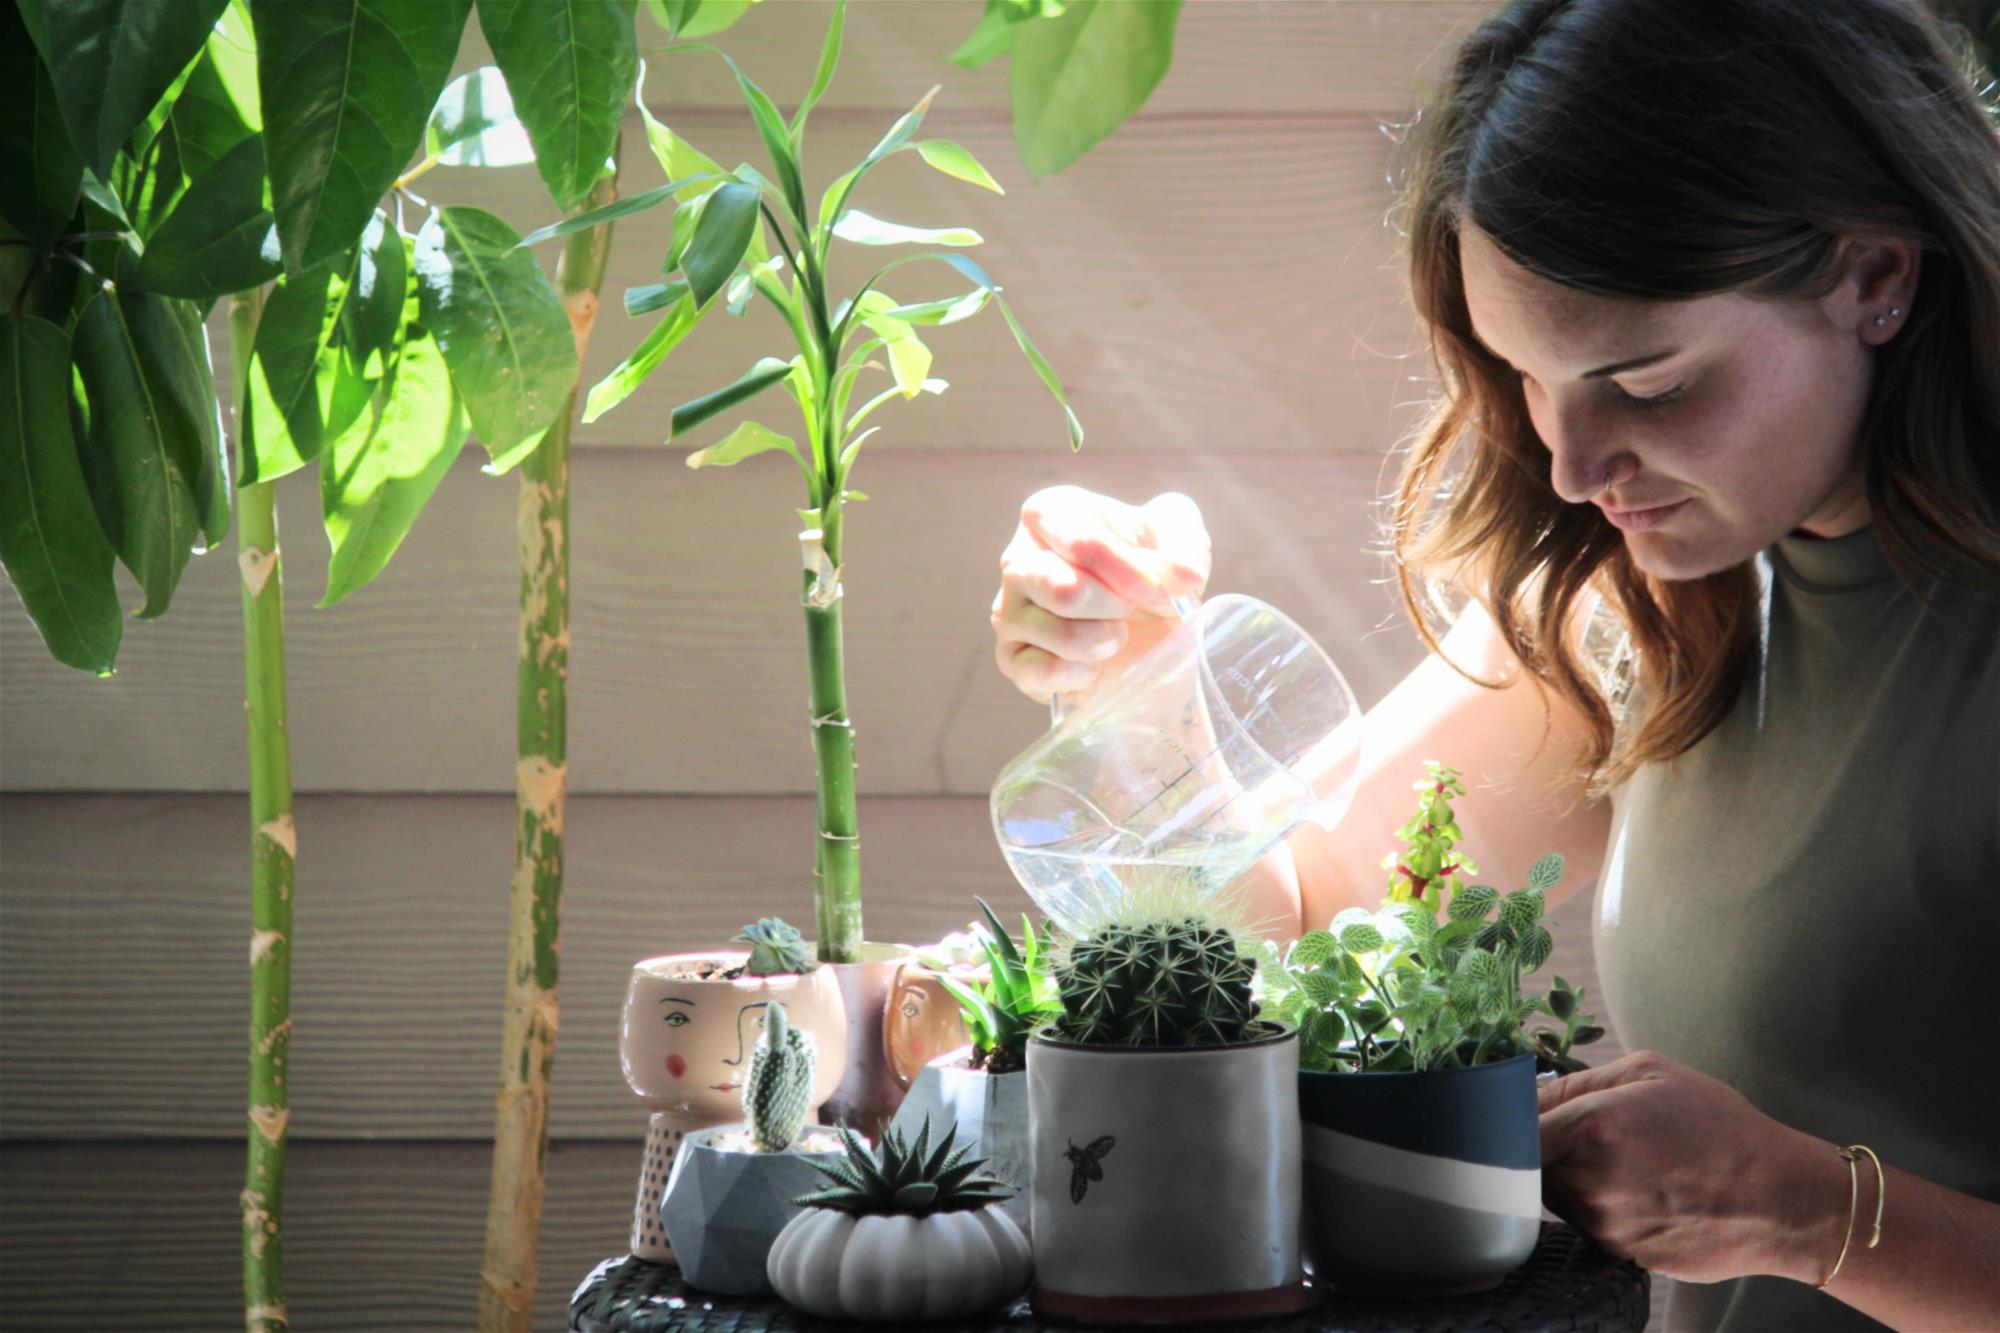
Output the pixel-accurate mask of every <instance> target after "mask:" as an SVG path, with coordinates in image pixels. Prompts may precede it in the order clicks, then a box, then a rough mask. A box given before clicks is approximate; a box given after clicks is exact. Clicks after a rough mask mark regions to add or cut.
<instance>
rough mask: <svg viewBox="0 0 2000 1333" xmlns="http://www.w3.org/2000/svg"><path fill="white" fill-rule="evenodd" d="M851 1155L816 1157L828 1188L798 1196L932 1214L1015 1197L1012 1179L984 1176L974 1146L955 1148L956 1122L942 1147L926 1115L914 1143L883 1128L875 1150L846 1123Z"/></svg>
mask: <svg viewBox="0 0 2000 1333" xmlns="http://www.w3.org/2000/svg"><path fill="white" fill-rule="evenodd" d="M840 1138H841V1143H842V1145H843V1146H844V1148H845V1149H846V1154H845V1155H844V1156H842V1157H839V1158H836V1159H834V1160H833V1161H830V1162H820V1161H815V1162H813V1163H812V1168H813V1170H815V1171H817V1172H819V1173H820V1174H821V1175H823V1176H825V1177H826V1179H827V1182H828V1187H827V1188H825V1189H822V1190H819V1191H816V1192H815V1193H812V1194H802V1195H800V1196H799V1197H798V1198H796V1199H794V1200H792V1202H793V1203H794V1204H796V1205H797V1206H798V1207H800V1208H833V1209H837V1210H839V1211H840V1212H844V1213H853V1214H854V1215H856V1216H857V1217H861V1216H868V1215H870V1214H888V1215H892V1216H898V1217H928V1216H930V1215H931V1214H932V1213H948V1212H961V1211H968V1210H971V1209H976V1208H984V1207H985V1206H986V1205H987V1204H989V1203H1001V1202H1004V1201H1005V1200H1007V1199H1010V1198H1012V1197H1013V1196H1014V1188H1013V1186H1011V1185H1009V1184H1008V1183H1007V1182H1006V1181H1004V1180H1000V1179H997V1178H996V1177H993V1176H987V1175H981V1174H980V1168H981V1167H983V1166H985V1165H986V1159H985V1158H983V1157H973V1156H971V1155H970V1154H971V1152H972V1145H970V1144H966V1145H963V1146H961V1147H953V1144H954V1142H955V1141H956V1140H957V1138H958V1126H957V1125H956V1124H954V1125H953V1126H952V1127H951V1128H950V1129H949V1130H947V1131H946V1132H945V1136H944V1138H943V1139H942V1140H940V1141H939V1143H938V1144H937V1146H936V1147H935V1148H933V1147H932V1146H931V1120H930V1117H929V1116H925V1117H924V1122H923V1126H922V1128H920V1129H919V1130H918V1131H917V1137H916V1141H915V1142H914V1143H913V1142H911V1141H910V1140H909V1139H907V1138H906V1137H905V1136H904V1135H903V1134H902V1133H901V1132H900V1131H898V1130H896V1129H893V1128H891V1129H887V1130H884V1131H883V1134H882V1142H881V1144H880V1146H879V1147H877V1148H876V1149H875V1150H874V1151H870V1150H869V1147H868V1145H867V1144H866V1143H865V1142H863V1141H862V1139H861V1136H860V1135H858V1134H856V1133H855V1132H854V1131H853V1130H852V1129H849V1128H848V1127H847V1126H845V1125H842V1126H841V1127H840Z"/></svg>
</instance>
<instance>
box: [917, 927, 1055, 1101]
mask: <svg viewBox="0 0 2000 1333" xmlns="http://www.w3.org/2000/svg"><path fill="white" fill-rule="evenodd" d="M973 901H975V902H977V903H978V904H979V910H980V911H981V912H982V913H984V914H985V916H986V921H985V923H984V925H983V926H982V927H981V928H980V929H979V932H978V938H979V945H980V948H981V949H982V950H983V951H984V952H985V955H986V964H987V976H986V978H985V979H984V980H982V981H975V982H973V983H972V984H967V983H966V982H964V981H960V980H958V979H957V978H955V977H951V976H946V975H942V974H940V975H939V977H938V982H939V984H940V985H942V986H943V987H944V988H945V989H946V990H947V991H950V992H951V995H952V998H953V999H955V1000H957V1001H958V1004H959V1008H960V1009H962V1010H963V1011H964V1013H965V1030H966V1032H967V1033H968V1034H969V1035H970V1036H971V1037H972V1054H973V1058H974V1059H975V1060H976V1061H978V1062H979V1063H980V1064H981V1065H982V1066H983V1067H984V1068H985V1069H986V1070H987V1072H988V1073H993V1074H1009V1073H1013V1072H1015V1071H1016V1070H1020V1069H1025V1068H1027V1064H1028V1038H1029V1037H1030V1036H1031V1035H1032V1034H1033V1033H1034V1030H1035V1028H1037V1027H1038V1026H1040V1025H1041V1024H1042V1023H1043V1022H1045V1021H1047V1020H1048V1019H1051V1018H1053V1017H1055V1016H1056V1015H1057V1014H1058V1013H1060V1012H1061V1009H1060V1006H1059V1004H1058V1002H1057V999H1056V993H1055V982H1054V979H1053V978H1051V977H1050V976H1049V974H1048V969H1047V967H1046V966H1045V964H1044V962H1043V956H1044V954H1045V953H1046V951H1047V947H1048V946H1047V944H1046V943H1045V942H1044V941H1043V939H1042V937H1041V936H1040V935H1038V934H1037V933H1036V931H1035V924H1034V922H1032V921H1030V920H1028V919H1027V918H1026V917H1025V916H1024V917H1022V918H1021V926H1022V935H1021V947H1020V948H1018V949H1017V948H1016V947H1015V946H1014V941H1013V940H1012V939H1011V938H1010V937H1009V936H1008V934H1007V928H1006V927H1005V926H1003V925H1001V924H1000V918H999V917H997V916H995V915H994V914H993V909H992V908H991V907H989V906H987V903H986V900H985V899H984V898H975V899H974V900H973Z"/></svg>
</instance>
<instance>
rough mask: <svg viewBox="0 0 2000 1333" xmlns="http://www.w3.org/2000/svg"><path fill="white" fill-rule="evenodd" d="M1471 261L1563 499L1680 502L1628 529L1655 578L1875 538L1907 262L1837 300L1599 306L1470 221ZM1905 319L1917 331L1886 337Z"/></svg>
mask: <svg viewBox="0 0 2000 1333" xmlns="http://www.w3.org/2000/svg"><path fill="white" fill-rule="evenodd" d="M1459 250H1460V257H1461V264H1462V269H1463V273H1464V281H1465V299H1466V305H1467V308H1468V310H1469V311H1470V313H1471V318H1472V327H1473V332H1474V334H1475V336H1476V337H1477V338H1478V339H1479V340H1480V342H1481V343H1483V344H1484V345H1485V347H1486V349H1487V350H1488V351H1489V352H1491V353H1492V354H1493V355H1495V356H1497V357H1499V358H1500V359H1501V360H1502V361H1504V362H1506V363H1507V364H1508V365H1510V366H1511V367H1513V369H1514V370H1515V371H1516V372H1517V373H1518V374H1519V375H1520V376H1521V388H1522V393H1523V395H1524V397H1525V399H1526V402H1527V407H1528V414H1529V417H1530V419H1531V420H1532V421H1533V423H1534V427H1535V432H1536V434H1537V435H1539V436H1540V438H1541V440H1542V443H1543V444H1544V445H1546V446H1547V447H1548V449H1549V452H1550V455H1551V471H1550V477H1551V481H1552V484H1553V485H1554V488H1555V491H1556V493H1557V494H1558V495H1560V496H1561V497H1562V498H1563V499H1565V500H1567V501H1569V502H1570V503H1571V504H1595V505H1597V506H1599V507H1600V508H1602V509H1604V510H1606V511H1607V516H1609V515H1610V512H1611V511H1615V510H1624V509H1637V508H1642V507H1645V506H1648V505H1664V504H1673V503H1678V505H1679V507H1678V508H1675V509H1672V510H1667V511H1663V512H1662V513H1661V514H1657V515H1652V516H1640V517H1639V518H1636V519H1630V520H1627V521H1625V522H1623V523H1620V524H1619V526H1620V527H1621V528H1622V529H1623V530H1624V536H1625V542H1626V546H1627V548H1628V549H1629V550H1630V551H1631V553H1632V560H1633V563H1634V564H1636V565H1637V566H1638V567H1639V568H1640V569H1642V570H1644V571H1645V572H1646V573H1648V574H1651V575H1653V576H1654V577H1656V578H1660V579H1666V580H1681V579H1694V578H1699V577H1702V576H1704V575H1707V574H1712V573H1715V572H1716V571H1718V570H1722V569H1727V568H1729V567H1731V566H1733V565H1737V564H1740V563H1741V562H1743V561H1745V560H1747V559H1749V558H1750V557H1751V556H1752V555H1754V554H1755V553H1756V552H1758V551H1760V550H1762V549H1764V548H1765V547H1766V546H1769V545H1770V544H1771V543H1772V542H1774V541H1776V540H1777V539H1778V538H1779V537H1782V536H1784V535H1786V534H1787V533H1790V532H1792V531H1794V530H1795V529H1804V530H1805V531H1807V532H1809V533H1811V534H1812V535H1814V536H1818V537H1838V536H1843V535H1845V534H1847V533H1849V532H1854V531H1856V530H1858V529H1859V528H1861V527H1862V526H1864V525H1865V524H1866V523H1867V521H1868V502H1867V497H1866V494H1865V492H1864V489H1863V482H1862V479H1863V471H1862V463H1863V460H1862V454H1861V445H1860V427H1861V418H1862V413H1863V410H1864V408H1865V406H1866V404H1867V401H1868V393H1869V387H1870V383H1871V379H1872V375H1873V370H1874V362H1873V359H1872V357H1871V355H1870V354H1871V352H1872V350H1873V346H1874V345H1875V344H1876V343H1879V342H1882V341H1886V340H1887V338H1888V337H1890V336H1893V335H1894V333H1895V332H1896V330H1897V328H1898V327H1899V326H1900V325H1901V324H1902V323H1903V322H1904V321H1905V319H1906V318H1907V313H1908V312H1907V309H1906V307H1907V306H1908V304H1909V301H1908V292H1909V291H1910V290H1913V289H1914V286H1915V262H1914V255H1913V254H1911V253H1910V252H1909V251H1908V250H1907V249H1905V248H1901V247H1898V246H1896V245H1894V244H1893V243H1891V244H1889V245H1887V246H1884V247H1871V248H1870V249H1869V250H1868V251H1867V253H1866V255H1865V256H1864V257H1863V258H1861V259H1858V260H1857V262H1856V264H1855V265H1854V266H1853V271H1851V272H1850V274H1849V276H1848V277H1846V278H1844V279H1843V280H1842V282H1841V285H1840V286H1839V287H1837V288H1836V289H1835V291H1834V292H1832V293H1830V294H1829V295H1828V296H1826V297H1824V298H1821V299H1819V300H1815V301H1795V302H1778V301H1771V300H1763V299H1758V298H1754V297H1749V296H1742V295H1737V294H1733V293H1725V294H1721V295H1715V296H1704V297H1699V298H1696V299H1692V300H1686V301H1627V300H1614V299H1612V298H1608V297H1603V296H1595V295H1590V294H1587V293H1583V292H1579V291H1576V290H1574V289H1572V288H1568V287H1564V286H1561V285H1560V284H1557V283H1554V282H1550V281H1549V280H1547V279H1546V278H1542V277H1539V276H1537V275H1536V274H1534V273H1531V272H1529V271H1528V270H1527V269H1525V268H1523V267H1521V266H1520V265H1519V264H1517V263H1515V262H1514V261H1513V260H1511V259H1509V258H1508V257H1507V256H1506V255H1505V254H1504V253H1502V252H1501V251H1500V249H1499V248H1498V247H1497V246H1495V245H1494V244H1493V242H1492V241H1491V240H1490V239H1489V238H1488V237H1486V236H1485V235H1484V234H1483V233H1482V232H1480V231H1479V230H1478V229H1477V228H1476V227H1473V226H1471V225H1470V224H1467V225H1466V226H1465V228H1464V229H1463V231H1462V234H1461V236H1460V247H1459ZM1888 252H1893V253H1888ZM1899 256H1900V258H1899ZM1898 265H1903V266H1905V267H1907V270H1908V271H1907V274H1905V275H1903V277H1906V278H1907V286H1904V285H1901V279H1899V277H1898V272H1897V266H1898ZM1899 294H1900V296H1901V299H1893V300H1892V298H1894V297H1896V296H1898V295H1899ZM1876 304H1879V305H1880V307H1881V308H1880V309H1879V310H1877V309H1876V308H1875V305H1876ZM1891 304H1894V305H1896V306H1898V307H1905V310H1904V317H1903V318H1897V319H1892V320H1889V322H1888V323H1887V324H1886V325H1884V326H1881V327H1879V328H1878V327H1877V326H1876V325H1875V324H1874V322H1873V316H1874V315H1876V314H1880V315H1883V316H1887V315H1888V312H1889V307H1890V305H1891ZM1661 353H1664V354H1665V355H1659V354H1661ZM1641 359H1643V360H1644V364H1636V365H1631V366H1629V367H1627V368H1623V369H1609V368H1612V367H1619V366H1623V365H1624V363H1627V362H1635V361H1640V360H1641ZM1647 400H1652V401H1650V402H1649V401H1647ZM1607 479H1608V485H1607ZM1613 521H1614V522H1615V521H1616V520H1615V519H1614V520H1613Z"/></svg>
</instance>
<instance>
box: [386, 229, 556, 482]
mask: <svg viewBox="0 0 2000 1333" xmlns="http://www.w3.org/2000/svg"><path fill="white" fill-rule="evenodd" d="M519 244H520V238H519V237H518V236H516V235H515V234H514V229H513V228H512V227H509V226H508V225H507V224H506V223H505V222H502V221H501V220H500V219H499V218H497V217H494V216H493V215H492V214H491V213H488V212H485V211H483V210H481V209H477V208H447V209H444V210H443V211H441V212H439V213H437V214H435V215H434V216H433V217H432V218H431V219H430V221H428V222H426V223H425V224H424V229H423V230H422V231H421V232H419V233H418V234H417V249H416V272H417V296H418V300H419V301H420V303H421V304H422V308H423V319H424V326H425V327H426V328H428V329H429V330H430V331H431V333H432V335H433V336H434V337H435V338H436V339H437V340H438V345H439V346H440V347H441V348H443V349H444V360H445V364H446V365H447V366H449V367H451V378H452V381H453V382H454V383H455V384H456V385H457V386H458V392H459V395H460V396H461V397H462V398H463V399H464V400H465V405H466V411H467V414H468V415H469V416H470V417H471V418H472V426H473V429H474V430H475V431H477V432H478V434H479V442H480V443H481V444H483V445H485V446H486V450H487V452H488V453H489V454H491V455H492V456H493V459H494V461H495V462H496V463H498V461H499V460H500V459H501V458H502V457H503V456H506V455H509V454H511V453H514V452H515V451H516V449H517V447H518V446H520V445H522V444H524V443H525V442H526V441H527V440H528V439H529V438H531V437H533V436H537V435H539V434H540V433H541V432H543V431H544V430H547V429H548V427H549V425H550V423H551V422H553V421H554V420H555V417H556V414H557V413H558V412H559V411H561V410H562V405H563V399H564V397H565V396H566V395H567V394H568V393H569V389H570V384H571V382H572V381H573V380H575V378H576V335H575V334H574V332H573V331H572V330H571V328H570V322H569V316H568V315H567V314H565V313H564V312H563V306H562V302H561V300H559V299H558V298H557V296H556V293H555V289H554V288H553V287H551V286H550V285H549V281H548V279H547V278H546V277H544V276H543V275H542V271H541V269H539V268H537V267H536V266H535V257H534V256H533V255H532V254H530V253H528V252H527V251H526V250H521V249H517V248H516V247H517V246H518V245H519Z"/></svg>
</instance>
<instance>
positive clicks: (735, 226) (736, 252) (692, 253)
mask: <svg viewBox="0 0 2000 1333" xmlns="http://www.w3.org/2000/svg"><path fill="white" fill-rule="evenodd" d="M762 197H763V195H762V191H760V190H759V189H758V188H757V187H756V186H754V185H745V184H744V183H743V182H742V181H731V182H729V183H728V184H727V185H724V186H723V187H722V188H721V189H719V190H717V191H716V192H715V193H714V194H712V195H710V196H709V197H708V202H707V203H705V204H704V205H702V211H701V221H700V222H699V223H697V224H696V226H695V230H694V235H693V237H692V238H691V239H690V240H689V242H688V247H687V251H686V253H685V254H683V255H682V256H681V271H682V273H683V274H684V275H685V276H686V278H687V281H688V287H689V289H690V290H691V291H693V292H694V299H695V303H696V304H698V305H707V304H708V298H709V297H711V296H713V295H715V294H716V293H717V292H719V291H721V290H722V287H723V284H724V283H726V282H728V281H729V278H730V275H731V274H733V273H735V272H736V266H737V265H738V264H740V263H742V262H743V256H744V254H745V252H747V251H748V250H749V248H750V237H751V236H752V235H753V234H755V232H756V230H757V226H758V221H759V215H758V208H759V204H760V202H761V200H762Z"/></svg>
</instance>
